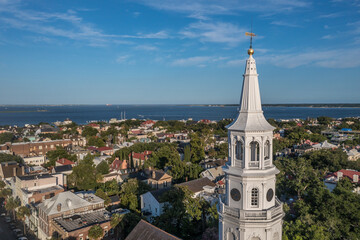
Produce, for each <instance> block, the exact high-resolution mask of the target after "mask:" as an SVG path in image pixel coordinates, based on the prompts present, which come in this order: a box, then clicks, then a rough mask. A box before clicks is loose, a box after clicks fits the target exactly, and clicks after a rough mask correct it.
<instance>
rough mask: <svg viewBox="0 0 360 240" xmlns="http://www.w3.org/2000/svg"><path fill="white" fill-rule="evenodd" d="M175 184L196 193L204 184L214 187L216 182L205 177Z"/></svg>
mask: <svg viewBox="0 0 360 240" xmlns="http://www.w3.org/2000/svg"><path fill="white" fill-rule="evenodd" d="M177 186H182V187H188V188H189V190H190V191H191V192H193V193H197V192H200V191H202V190H204V187H205V186H210V187H216V184H215V183H213V182H212V181H210V179H209V178H207V177H205V178H199V179H195V180H192V181H188V182H183V183H180V184H177Z"/></svg>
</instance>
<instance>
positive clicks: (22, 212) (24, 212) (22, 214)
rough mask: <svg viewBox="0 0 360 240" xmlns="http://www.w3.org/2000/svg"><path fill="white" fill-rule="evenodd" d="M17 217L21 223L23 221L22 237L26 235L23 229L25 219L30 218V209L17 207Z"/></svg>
mask: <svg viewBox="0 0 360 240" xmlns="http://www.w3.org/2000/svg"><path fill="white" fill-rule="evenodd" d="M16 215H17V217H18V218H19V219H21V221H23V224H24V235H25V234H26V228H25V219H26V217H29V216H30V209H29V208H28V207H25V206H21V207H19V209H18V211H17V214H16Z"/></svg>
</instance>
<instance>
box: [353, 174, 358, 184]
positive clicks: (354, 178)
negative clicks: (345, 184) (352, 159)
mask: <svg viewBox="0 0 360 240" xmlns="http://www.w3.org/2000/svg"><path fill="white" fill-rule="evenodd" d="M353 182H354V183H357V182H359V175H356V174H354V175H353Z"/></svg>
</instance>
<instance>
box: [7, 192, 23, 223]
mask: <svg viewBox="0 0 360 240" xmlns="http://www.w3.org/2000/svg"><path fill="white" fill-rule="evenodd" d="M19 206H20V201H19V200H18V199H15V198H13V197H8V198H7V199H6V204H5V209H6V210H7V211H12V213H13V218H14V220H15V209H16V208H17V207H19Z"/></svg>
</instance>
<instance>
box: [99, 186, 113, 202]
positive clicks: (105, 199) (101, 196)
mask: <svg viewBox="0 0 360 240" xmlns="http://www.w3.org/2000/svg"><path fill="white" fill-rule="evenodd" d="M95 195H96V196H98V197H99V198H101V199H103V200H104V201H105V202H104V204H105V205H108V204H109V203H110V202H111V200H110V198H109V197H108V195H107V194H106V193H105V192H104V191H103V190H102V189H101V188H99V189H98V190H96V192H95Z"/></svg>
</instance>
